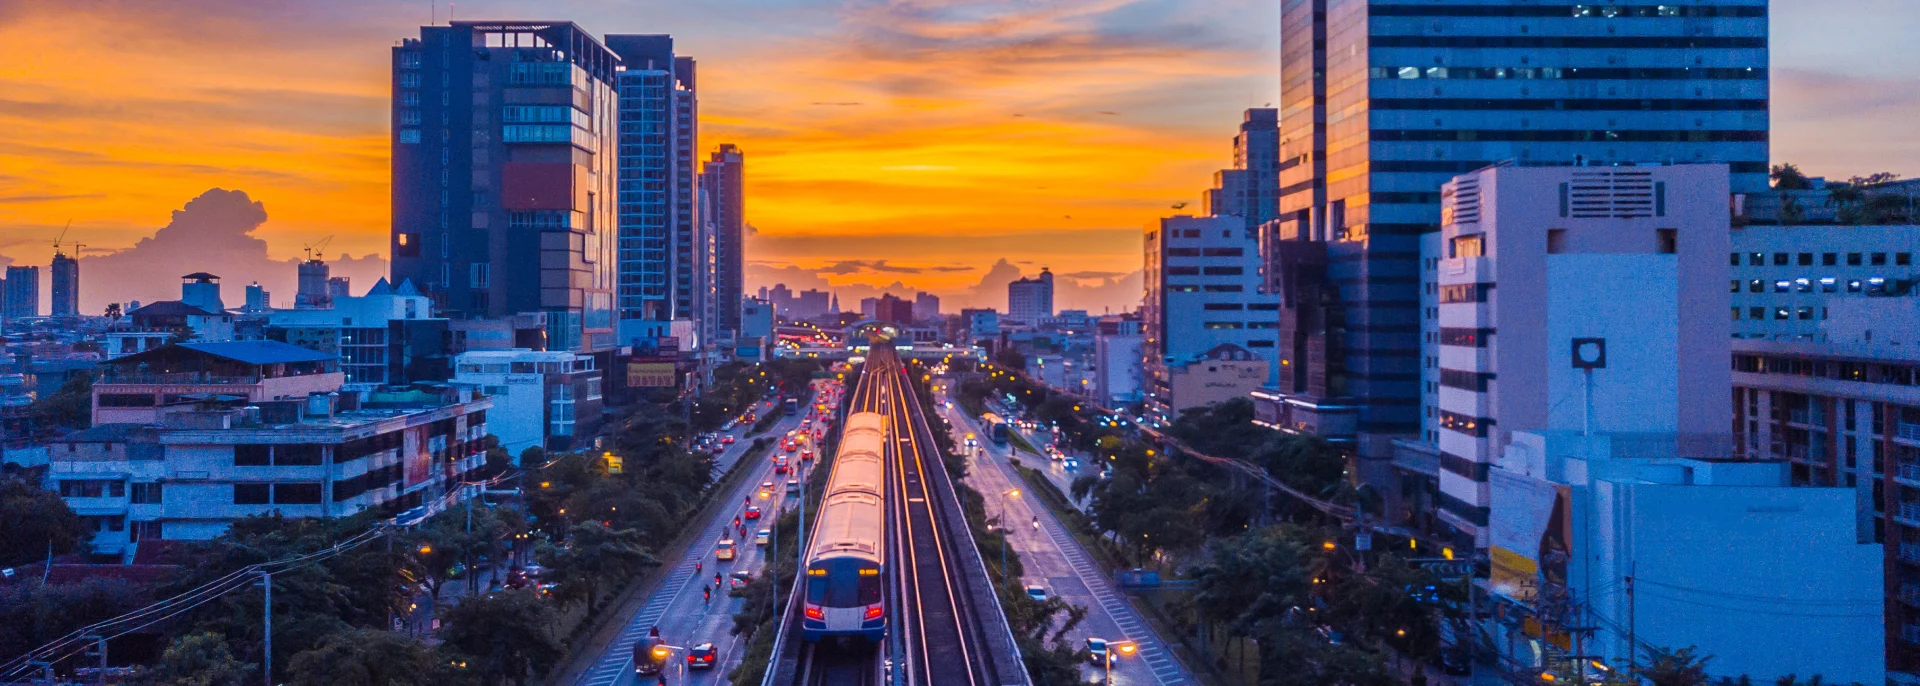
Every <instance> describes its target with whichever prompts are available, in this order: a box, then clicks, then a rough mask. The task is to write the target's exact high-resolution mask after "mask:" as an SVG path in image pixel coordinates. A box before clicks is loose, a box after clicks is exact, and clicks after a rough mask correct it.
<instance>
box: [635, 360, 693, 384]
mask: <svg viewBox="0 0 1920 686" xmlns="http://www.w3.org/2000/svg"><path fill="white" fill-rule="evenodd" d="M679 379H680V373H679V371H678V370H677V369H676V368H675V367H674V365H673V363H672V362H656V361H648V360H644V359H640V358H636V359H635V360H634V361H632V362H628V363H627V387H629V388H673V387H674V386H676V385H679V384H678V382H679Z"/></svg>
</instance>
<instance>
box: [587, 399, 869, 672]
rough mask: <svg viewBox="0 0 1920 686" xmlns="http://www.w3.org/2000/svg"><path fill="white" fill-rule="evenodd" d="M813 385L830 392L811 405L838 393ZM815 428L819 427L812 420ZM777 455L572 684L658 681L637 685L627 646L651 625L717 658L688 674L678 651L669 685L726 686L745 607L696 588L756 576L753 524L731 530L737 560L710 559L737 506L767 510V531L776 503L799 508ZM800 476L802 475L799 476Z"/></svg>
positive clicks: (727, 459)
mask: <svg viewBox="0 0 1920 686" xmlns="http://www.w3.org/2000/svg"><path fill="white" fill-rule="evenodd" d="M815 384H816V388H830V389H833V390H824V391H820V392H817V393H816V395H815V398H816V402H827V401H828V400H829V399H833V398H835V396H837V395H838V393H839V391H838V390H837V389H838V384H837V383H829V382H825V381H816V382H815ZM836 402H837V401H836ZM832 408H833V405H832V404H831V403H830V404H829V405H828V410H829V412H831V410H832ZM759 409H760V411H762V412H765V411H766V410H767V406H766V405H761V406H759ZM812 412H813V411H812V408H811V407H809V408H807V411H805V412H802V413H801V415H800V416H795V417H786V418H783V419H781V420H780V421H779V422H777V423H775V425H774V427H773V429H772V430H771V431H769V432H767V433H765V434H761V435H762V436H767V437H771V438H778V437H780V436H783V435H785V434H786V433H787V432H788V431H792V430H795V429H798V428H799V427H800V423H801V421H802V419H803V418H811V417H812ZM814 425H815V426H816V427H817V426H818V422H815V424H814ZM749 426H750V425H743V426H738V427H735V429H734V432H735V434H736V436H737V440H735V441H734V443H733V445H731V446H728V449H727V450H726V451H725V453H723V454H722V455H721V456H720V457H719V458H718V459H716V463H718V464H722V465H726V466H731V465H732V464H733V463H735V462H737V461H738V460H740V458H741V457H742V455H743V454H744V452H745V451H746V449H747V447H748V446H750V445H752V444H753V439H750V438H746V437H745V436H744V434H745V432H746V430H747V429H748V428H749ZM776 454H786V453H783V452H780V446H779V445H777V444H776V445H774V446H773V450H771V451H769V453H768V454H767V457H766V458H764V459H762V461H761V464H759V465H755V466H752V467H750V468H751V469H752V470H753V471H752V472H751V473H750V474H749V475H748V476H747V478H745V479H741V480H740V483H738V484H737V485H735V486H734V487H733V488H732V489H730V490H729V491H728V492H727V493H726V494H725V495H724V496H723V497H724V500H723V501H722V502H729V503H733V506H732V507H727V508H722V509H720V510H718V511H717V512H716V514H715V515H714V516H713V518H712V519H710V520H707V521H703V522H697V523H693V524H690V526H698V527H701V529H702V530H705V531H709V532H713V533H712V535H710V536H706V537H703V538H701V539H700V540H698V541H697V542H696V543H695V544H694V545H692V546H691V547H689V548H688V550H687V552H686V554H685V555H684V556H683V557H682V558H681V559H679V560H674V561H672V562H671V563H670V564H671V565H672V570H673V571H672V572H671V573H670V574H669V575H668V577H667V579H666V581H665V582H664V583H662V584H661V585H660V587H659V588H658V589H655V591H654V593H653V595H652V596H649V597H648V598H647V602H646V604H645V605H643V606H642V607H641V608H640V610H639V612H637V613H635V614H634V615H633V616H632V617H631V618H629V619H628V620H627V622H626V626H625V627H624V628H623V629H622V630H621V631H620V634H619V636H618V637H617V638H615V639H614V640H613V642H612V643H611V644H609V645H608V646H607V647H606V649H605V650H604V651H603V652H602V653H601V654H600V656H599V657H598V658H596V659H595V661H594V663H593V666H592V667H590V668H588V669H587V671H586V673H585V674H583V675H582V676H581V678H580V679H579V681H577V682H576V683H577V684H580V685H582V686H625V685H637V684H653V683H656V677H652V676H648V677H645V679H646V680H645V681H641V680H640V678H639V677H638V676H636V675H635V674H634V671H633V645H634V643H635V642H637V641H638V640H640V639H641V638H642V637H644V636H646V635H647V632H648V630H649V629H651V628H653V627H658V628H659V629H660V637H661V638H662V639H663V640H665V641H666V642H667V643H668V644H670V645H673V646H676V647H678V648H690V647H692V646H695V645H698V644H701V643H712V644H713V645H714V647H715V648H716V649H717V650H718V653H719V657H718V659H717V660H716V665H715V666H714V667H713V668H712V669H706V670H692V671H688V670H686V668H685V665H686V660H685V655H684V653H682V652H678V651H676V652H675V653H674V655H673V657H672V658H671V662H670V663H669V664H670V669H669V671H668V674H667V680H668V682H669V683H674V684H724V683H726V677H727V671H728V670H730V669H732V668H733V667H734V666H735V665H737V664H738V663H739V661H740V654H741V652H742V651H743V650H744V648H745V644H744V643H743V642H742V641H740V640H739V637H738V636H734V635H732V633H730V632H731V631H732V629H733V613H735V612H737V611H739V610H740V606H741V604H743V603H745V602H746V601H745V599H742V598H735V597H732V596H731V595H729V594H728V593H727V592H726V591H725V590H716V591H715V592H714V594H713V599H712V600H711V601H707V600H706V599H705V598H704V596H703V594H702V593H701V589H702V587H703V586H712V585H713V575H714V574H715V573H716V572H718V573H721V574H723V575H724V574H732V573H733V572H734V571H736V570H748V571H751V572H753V573H754V575H755V576H758V575H759V574H760V571H761V569H762V567H763V565H764V563H765V560H766V557H767V553H768V552H769V550H768V549H766V548H761V547H759V546H756V545H754V544H753V536H754V533H755V531H757V530H758V529H759V528H760V527H759V526H757V525H756V524H757V523H753V522H750V523H748V527H747V536H746V538H745V540H737V539H739V538H740V536H739V534H738V533H737V532H736V533H734V534H733V535H732V536H731V537H732V538H735V539H736V540H737V543H738V545H737V547H736V550H738V551H739V557H738V559H736V560H734V561H733V562H717V561H715V560H714V557H713V551H714V542H715V541H716V540H718V537H719V535H720V532H721V531H722V529H723V527H727V526H730V525H731V524H732V523H733V518H734V517H736V516H739V515H740V514H741V512H742V510H743V506H742V505H741V504H740V503H742V502H743V499H745V498H749V497H751V498H752V499H753V502H754V503H755V504H756V505H758V506H759V507H760V508H761V509H762V510H763V511H765V512H766V516H765V517H763V518H762V519H761V520H760V522H765V523H766V525H768V526H771V525H772V521H773V519H774V517H775V516H776V515H775V513H774V510H775V508H774V507H772V505H774V504H779V505H781V509H784V508H785V507H791V506H793V505H795V504H796V503H797V500H798V499H797V498H791V497H788V496H787V495H786V494H785V493H786V489H785V486H784V485H785V482H786V479H787V477H788V476H790V475H784V474H783V475H776V474H774V473H773V460H772V459H771V457H772V456H773V455H776ZM791 461H792V462H798V459H797V453H796V454H795V459H793V460H791ZM806 464H812V463H806ZM799 478H802V479H804V478H805V477H804V475H801V476H800V477H799ZM768 481H771V482H773V483H774V486H775V488H774V489H773V492H772V493H771V497H769V498H761V497H760V494H759V493H758V491H759V489H760V484H761V483H762V482H768ZM790 534H791V532H784V531H783V532H780V536H779V537H778V539H777V540H775V541H774V543H776V544H782V545H792V542H791V539H790V538H789V536H790ZM696 563H697V564H699V565H700V566H701V569H700V572H699V573H695V571H694V565H695V564H696Z"/></svg>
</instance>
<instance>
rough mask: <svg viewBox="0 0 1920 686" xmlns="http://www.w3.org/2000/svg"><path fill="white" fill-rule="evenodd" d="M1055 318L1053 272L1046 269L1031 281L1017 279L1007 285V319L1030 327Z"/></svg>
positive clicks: (1042, 269) (1043, 268)
mask: <svg viewBox="0 0 1920 686" xmlns="http://www.w3.org/2000/svg"><path fill="white" fill-rule="evenodd" d="M1051 316H1053V272H1051V271H1048V270H1047V268H1046V267H1041V268H1040V274H1039V275H1038V276H1035V277H1033V278H1030V279H1024V278H1023V279H1015V280H1014V281H1013V282H1012V283H1009V284H1007V318H1008V319H1014V320H1018V321H1020V322H1021V323H1023V324H1026V325H1028V326H1039V325H1040V320H1043V319H1046V318H1048V317H1051Z"/></svg>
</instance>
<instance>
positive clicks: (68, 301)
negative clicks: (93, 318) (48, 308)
mask: <svg viewBox="0 0 1920 686" xmlns="http://www.w3.org/2000/svg"><path fill="white" fill-rule="evenodd" d="M48 271H49V272H50V273H51V276H52V277H53V281H52V283H50V284H48V290H49V291H50V292H51V295H52V296H53V298H52V306H53V309H52V313H53V316H55V317H76V316H79V315H80V260H78V259H75V258H74V257H71V256H68V255H67V254H66V253H64V252H61V251H59V250H57V249H56V250H54V252H53V265H52V266H51V267H50V268H49V269H48Z"/></svg>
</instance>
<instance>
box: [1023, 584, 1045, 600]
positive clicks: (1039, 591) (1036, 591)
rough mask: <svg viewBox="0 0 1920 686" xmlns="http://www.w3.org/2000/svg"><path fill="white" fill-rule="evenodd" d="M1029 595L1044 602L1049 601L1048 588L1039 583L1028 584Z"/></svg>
mask: <svg viewBox="0 0 1920 686" xmlns="http://www.w3.org/2000/svg"><path fill="white" fill-rule="evenodd" d="M1027 597H1028V598H1032V599H1034V600H1037V601H1040V602H1043V603H1044V602H1047V589H1046V587H1045V586H1039V585H1033V586H1028V587H1027Z"/></svg>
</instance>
